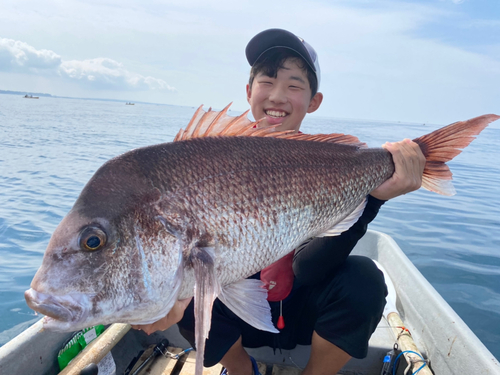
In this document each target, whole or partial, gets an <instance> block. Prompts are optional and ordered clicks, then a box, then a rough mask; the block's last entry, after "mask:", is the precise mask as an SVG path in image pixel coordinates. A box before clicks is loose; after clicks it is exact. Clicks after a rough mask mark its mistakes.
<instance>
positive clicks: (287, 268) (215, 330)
mask: <svg viewBox="0 0 500 375" xmlns="http://www.w3.org/2000/svg"><path fill="white" fill-rule="evenodd" d="M246 56H247V59H248V62H249V63H250V65H251V66H252V69H251V73H250V80H249V83H248V84H247V87H246V91H247V99H248V102H249V104H250V106H251V110H252V114H253V116H254V118H255V119H261V118H263V119H264V120H263V121H262V122H261V125H277V124H281V125H280V126H279V127H278V130H296V131H298V130H299V128H300V125H301V123H302V120H303V119H304V117H305V115H306V114H307V113H311V112H314V111H316V110H317V109H318V108H319V106H320V105H321V102H322V99H323V95H322V94H321V93H320V92H318V87H319V81H320V68H319V64H318V58H317V55H316V53H315V51H314V49H313V48H312V47H311V46H310V45H309V44H307V43H306V42H305V41H303V40H302V39H301V38H298V37H297V36H295V35H294V34H292V33H290V32H288V31H285V30H280V29H271V30H266V31H263V32H261V33H259V34H258V35H256V36H255V37H254V38H253V39H252V40H251V41H250V42H249V44H248V46H247V48H246ZM385 148H386V149H387V150H389V151H390V152H391V153H392V155H393V159H394V162H395V165H396V172H395V173H394V175H393V177H392V178H391V179H389V180H388V181H386V182H385V183H384V184H382V185H381V186H380V187H379V188H377V189H376V190H374V191H373V192H372V193H371V194H370V196H369V197H368V203H367V205H366V208H365V210H364V212H363V215H362V216H361V217H360V218H359V220H358V222H357V223H356V224H354V225H353V226H352V227H351V228H350V229H349V230H348V231H346V232H344V233H342V234H341V235H340V236H337V237H324V238H314V239H311V240H310V241H308V242H307V243H305V244H303V245H302V246H300V247H299V248H298V249H296V251H295V253H294V255H293V258H292V257H285V258H286V259H285V258H283V259H282V260H280V261H278V262H276V263H275V264H273V265H271V266H270V267H268V268H266V269H265V270H263V271H262V272H261V273H259V274H257V275H254V276H252V277H255V278H261V279H262V280H263V281H264V282H266V281H270V280H271V281H273V280H275V279H276V278H278V279H279V278H281V280H280V281H279V284H278V285H277V287H278V286H279V288H277V287H275V288H272V289H271V290H270V291H269V297H268V300H269V301H270V302H269V304H270V307H271V310H272V315H273V322H274V323H275V325H277V326H278V328H280V333H279V334H272V333H269V332H263V331H259V330H257V329H255V328H253V327H251V326H249V325H248V324H246V323H244V322H243V321H241V319H239V318H238V317H237V316H236V315H234V314H233V313H232V312H231V311H230V310H228V309H227V308H226V307H225V306H224V305H223V304H222V303H221V302H220V301H219V300H216V301H215V303H214V308H213V315H212V327H211V331H210V334H209V338H208V340H207V343H206V349H205V366H212V365H214V364H216V363H218V362H220V363H221V364H222V365H223V366H224V367H225V370H224V371H225V373H226V374H229V375H251V374H252V373H253V374H255V375H257V374H258V369H257V366H256V363H255V360H254V359H253V358H251V357H250V356H249V355H248V354H247V353H246V351H245V350H244V348H243V347H244V346H246V347H260V346H271V347H274V348H284V349H292V348H293V347H295V346H296V345H297V344H302V345H311V357H310V359H309V362H308V364H307V366H306V368H305V370H304V372H303V373H304V374H307V375H309V374H311V375H312V374H315V375H318V374H336V373H337V372H338V371H339V370H340V369H341V368H342V367H343V366H344V364H345V363H346V362H347V361H348V360H349V359H350V358H351V357H357V358H363V357H364V356H366V352H367V348H368V340H369V338H370V336H371V334H372V333H373V331H374V330H375V327H376V326H377V324H378V322H379V320H380V318H381V316H382V311H383V307H384V305H385V295H386V288H385V283H384V280H383V276H382V274H381V273H380V271H378V269H377V268H376V266H375V265H374V263H373V262H372V261H371V260H370V259H368V258H364V257H355V256H348V255H349V253H350V252H351V250H352V249H353V247H354V246H355V245H356V243H357V241H358V240H359V239H360V238H361V237H362V236H363V235H364V233H365V232H366V229H367V225H368V223H370V222H371V221H372V220H373V219H374V218H375V216H376V215H377V213H378V210H379V208H380V207H381V205H382V204H383V203H384V201H385V200H388V199H391V198H394V197H396V196H398V195H401V194H405V193H407V192H410V191H413V190H416V189H418V188H419V187H420V184H421V177H422V172H423V168H424V164H425V158H424V157H423V155H422V153H421V152H420V148H419V147H418V145H416V144H414V143H413V142H411V141H409V140H405V141H402V142H399V143H397V144H386V145H385ZM287 275H288V276H289V277H287ZM283 284H284V287H282V285H283ZM281 310H282V311H283V313H282V314H281ZM283 318H284V319H285V322H286V324H285V325H284V326H283V327H282V326H281V324H277V323H278V321H281V319H283ZM177 322H178V324H179V329H180V332H181V333H182V334H183V335H184V337H186V339H187V340H188V341H190V342H191V343H192V344H194V315H193V303H192V301H190V299H188V300H184V301H178V302H177V303H176V304H175V305H174V308H173V309H172V310H171V312H170V313H169V314H168V315H167V316H166V317H165V318H164V319H162V320H160V321H158V322H156V323H154V324H152V325H148V326H142V327H140V328H142V329H144V330H145V331H146V332H148V333H149V332H153V331H155V330H158V329H161V330H164V329H167V328H168V327H169V326H171V325H172V324H175V323H177ZM134 328H139V327H138V326H137V327H134Z"/></svg>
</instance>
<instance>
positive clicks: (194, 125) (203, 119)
mask: <svg viewBox="0 0 500 375" xmlns="http://www.w3.org/2000/svg"><path fill="white" fill-rule="evenodd" d="M231 104H232V103H230V104H229V105H228V106H226V107H225V108H224V109H223V110H222V111H220V112H219V111H212V109H211V108H209V109H208V111H204V110H203V105H202V106H200V107H199V108H198V109H197V110H196V112H195V113H194V115H193V118H192V119H191V121H190V122H189V124H188V126H187V127H186V130H184V129H181V130H180V131H179V133H177V135H176V137H175V139H174V142H177V141H185V140H188V139H193V138H203V137H221V136H226V137H235V136H240V137H273V138H285V139H294V140H300V141H315V142H329V143H343V144H349V145H354V146H358V147H366V144H364V143H362V142H360V141H359V139H358V138H357V137H354V136H352V135H346V134H337V133H332V134H312V135H311V134H304V133H297V132H296V131H294V130H286V131H276V127H278V126H279V124H278V125H272V126H263V127H259V126H258V125H259V123H260V122H261V121H262V120H259V121H250V120H249V119H248V118H247V114H248V112H249V111H246V112H245V113H243V114H241V115H240V116H237V117H235V116H229V115H228V114H227V111H228V110H229V107H230V106H231Z"/></svg>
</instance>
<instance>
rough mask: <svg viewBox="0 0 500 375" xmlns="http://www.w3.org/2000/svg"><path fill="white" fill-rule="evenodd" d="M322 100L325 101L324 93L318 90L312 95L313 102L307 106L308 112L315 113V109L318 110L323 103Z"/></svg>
mask: <svg viewBox="0 0 500 375" xmlns="http://www.w3.org/2000/svg"><path fill="white" fill-rule="evenodd" d="M322 101H323V94H322V93H320V92H317V93H316V95H314V96H313V97H312V99H311V102H310V103H309V107H308V108H307V113H313V112H314V111H316V110H317V109H318V108H319V106H320V105H321V102H322Z"/></svg>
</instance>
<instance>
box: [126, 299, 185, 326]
mask: <svg viewBox="0 0 500 375" xmlns="http://www.w3.org/2000/svg"><path fill="white" fill-rule="evenodd" d="M192 299H193V297H191V298H186V299H181V300H178V301H175V303H174V306H173V307H172V310H170V311H169V313H168V314H167V316H165V317H164V318H161V319H160V320H158V321H156V322H154V323H151V324H137V325H132V328H133V329H138V330H139V331H144V332H146V333H147V334H148V335H150V334H152V333H153V332H156V331H165V330H166V329H168V328H170V327H171V326H173V325H174V324H177V323H178V322H179V321H180V320H181V319H182V317H183V316H184V311H185V310H186V308H187V307H188V305H189V303H190V302H191V300H192Z"/></svg>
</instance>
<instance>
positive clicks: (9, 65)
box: [0, 38, 61, 72]
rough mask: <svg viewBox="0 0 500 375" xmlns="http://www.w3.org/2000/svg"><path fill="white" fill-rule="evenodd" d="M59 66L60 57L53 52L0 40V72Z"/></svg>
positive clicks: (14, 41) (16, 42) (10, 40)
mask: <svg viewBox="0 0 500 375" xmlns="http://www.w3.org/2000/svg"><path fill="white" fill-rule="evenodd" d="M60 64H61V56H59V55H58V54H56V53H55V52H54V51H50V50H46V49H41V50H37V49H35V48H34V47H32V46H30V45H29V44H27V43H24V42H21V41H18V40H13V39H7V38H0V70H15V71H23V70H29V71H31V72H34V71H37V70H38V69H49V70H51V69H56V68H57V67H58V66H59V65H60Z"/></svg>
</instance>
